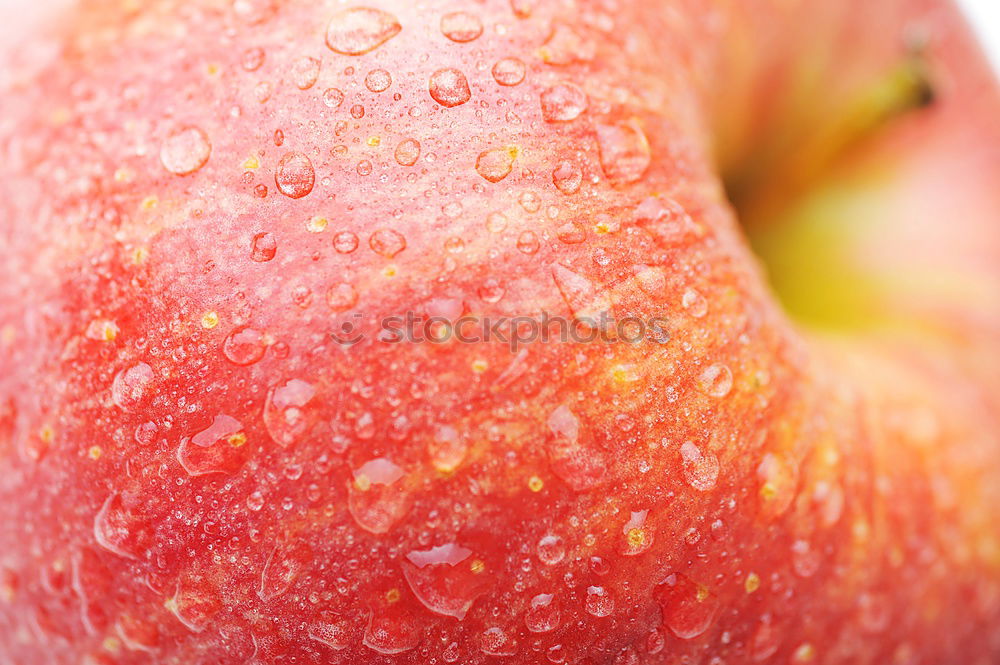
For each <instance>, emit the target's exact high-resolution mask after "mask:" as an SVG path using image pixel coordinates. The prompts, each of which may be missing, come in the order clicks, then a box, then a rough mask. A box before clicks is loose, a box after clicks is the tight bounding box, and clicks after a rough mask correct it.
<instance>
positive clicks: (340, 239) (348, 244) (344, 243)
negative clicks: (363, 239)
mask: <svg viewBox="0 0 1000 665" xmlns="http://www.w3.org/2000/svg"><path fill="white" fill-rule="evenodd" d="M333 248H334V249H335V250H336V251H337V253H338V254H350V253H351V252H353V251H354V250H356V249H357V248H358V236H356V235H355V234H354V233H352V232H351V231H340V232H339V233H337V234H336V235H335V236H333Z"/></svg>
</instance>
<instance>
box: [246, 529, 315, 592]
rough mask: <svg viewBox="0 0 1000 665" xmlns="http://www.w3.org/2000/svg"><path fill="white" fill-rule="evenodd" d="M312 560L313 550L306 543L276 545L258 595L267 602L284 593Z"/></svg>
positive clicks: (262, 577) (265, 566)
mask: <svg viewBox="0 0 1000 665" xmlns="http://www.w3.org/2000/svg"><path fill="white" fill-rule="evenodd" d="M312 561H313V550H312V548H311V547H309V545H307V544H305V543H294V544H291V545H279V546H277V547H275V548H274V549H273V550H272V551H271V555H270V556H269V557H268V558H267V563H266V564H265V565H264V570H263V572H262V573H261V579H260V586H259V587H258V588H257V595H258V596H259V597H260V599H261V600H263V601H264V602H267V601H269V600H271V599H273V598H277V597H278V596H280V595H282V594H284V593H285V592H286V591H288V590H289V589H290V588H291V587H292V584H293V583H294V582H295V580H296V579H297V578H298V577H299V575H300V574H302V571H303V570H305V569H306V568H308V567H309V565H310V564H311V563H312Z"/></svg>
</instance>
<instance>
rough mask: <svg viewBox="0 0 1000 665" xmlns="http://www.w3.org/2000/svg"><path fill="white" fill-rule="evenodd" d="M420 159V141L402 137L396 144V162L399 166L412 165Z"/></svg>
mask: <svg viewBox="0 0 1000 665" xmlns="http://www.w3.org/2000/svg"><path fill="white" fill-rule="evenodd" d="M418 159H420V142H419V141H416V140H414V139H404V140H402V141H400V142H399V145H397V146H396V162H397V163H398V164H399V165H400V166H413V165H414V164H416V163H417V160H418Z"/></svg>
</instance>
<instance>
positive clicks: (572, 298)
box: [552, 263, 613, 329]
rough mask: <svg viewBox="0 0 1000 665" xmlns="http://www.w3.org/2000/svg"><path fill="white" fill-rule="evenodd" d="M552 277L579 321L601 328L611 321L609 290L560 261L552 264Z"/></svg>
mask: <svg viewBox="0 0 1000 665" xmlns="http://www.w3.org/2000/svg"><path fill="white" fill-rule="evenodd" d="M552 278H553V279H554V280H555V283H556V286H557V287H558V288H559V293H560V294H562V297H563V300H564V301H565V302H566V306H567V307H569V309H570V311H571V312H572V313H573V316H574V317H575V318H576V320H577V321H578V322H579V323H581V324H582V325H585V326H587V327H589V328H592V329H600V328H601V327H602V325H606V324H609V323H610V322H611V319H612V317H613V309H612V303H611V297H610V296H609V295H608V293H607V291H605V290H600V289H598V288H597V286H596V285H595V284H594V283H593V282H591V281H590V280H589V279H587V278H586V277H584V276H583V275H581V274H579V273H576V272H573V271H572V270H570V269H569V268H567V267H565V266H563V265H560V264H558V263H557V264H555V265H553V266H552Z"/></svg>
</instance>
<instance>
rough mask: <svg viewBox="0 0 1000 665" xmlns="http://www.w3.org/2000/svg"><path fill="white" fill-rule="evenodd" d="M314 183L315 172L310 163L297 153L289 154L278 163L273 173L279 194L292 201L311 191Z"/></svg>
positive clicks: (306, 158)
mask: <svg viewBox="0 0 1000 665" xmlns="http://www.w3.org/2000/svg"><path fill="white" fill-rule="evenodd" d="M315 183H316V172H315V171H313V165H312V162H311V161H310V160H309V158H308V157H306V156H305V155H303V154H302V153H299V152H290V153H288V154H286V155H285V156H284V157H282V158H281V161H280V162H278V168H277V170H276V171H275V172H274V184H276V185H277V186H278V189H279V190H281V193H282V194H284V195H285V196H287V197H289V198H292V199H301V198H302V197H303V196H305V195H307V194H308V193H309V192H311V191H312V189H313V185H314V184H315Z"/></svg>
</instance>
